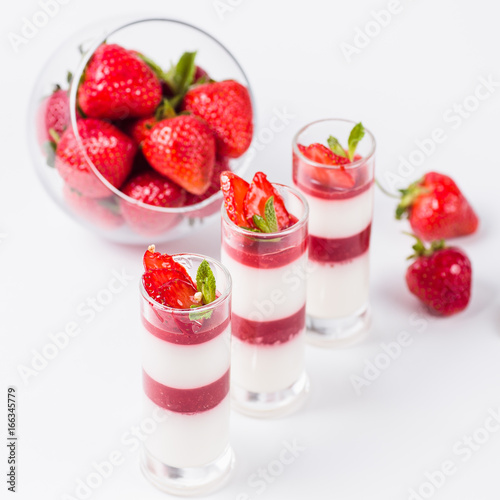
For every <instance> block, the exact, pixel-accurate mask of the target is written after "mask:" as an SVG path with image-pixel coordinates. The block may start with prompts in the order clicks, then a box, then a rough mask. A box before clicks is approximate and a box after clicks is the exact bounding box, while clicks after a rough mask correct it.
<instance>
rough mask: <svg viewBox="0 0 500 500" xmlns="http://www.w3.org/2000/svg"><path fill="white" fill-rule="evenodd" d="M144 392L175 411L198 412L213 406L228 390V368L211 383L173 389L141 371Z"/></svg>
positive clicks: (155, 401)
mask: <svg viewBox="0 0 500 500" xmlns="http://www.w3.org/2000/svg"><path fill="white" fill-rule="evenodd" d="M142 381H143V387H144V392H145V394H146V396H148V398H149V399H151V401H153V403H155V404H156V405H158V406H160V407H161V408H165V409H166V410H169V411H173V412H176V413H191V414H192V413H200V412H203V411H207V410H211V409H212V408H215V407H216V406H217V405H218V404H219V403H220V402H221V401H222V400H223V399H224V398H225V397H226V396H227V394H228V392H229V370H228V371H227V372H226V373H225V374H224V375H222V377H221V378H220V379H218V380H216V381H215V382H212V383H211V384H208V385H205V386H203V387H197V388H196V389H175V388H173V387H167V386H166V385H163V384H160V383H159V382H157V381H156V380H153V379H152V378H151V377H150V376H149V375H148V374H147V373H146V372H145V371H144V370H143V372H142Z"/></svg>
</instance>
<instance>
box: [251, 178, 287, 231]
mask: <svg viewBox="0 0 500 500" xmlns="http://www.w3.org/2000/svg"><path fill="white" fill-rule="evenodd" d="M271 196H274V210H275V212H276V219H277V221H278V226H279V229H280V231H282V230H283V229H286V228H287V227H290V226H291V225H292V224H293V223H294V222H296V219H292V218H291V216H290V214H289V213H288V211H287V209H286V207H285V202H284V201H283V198H282V197H281V196H280V194H279V193H278V191H277V190H276V189H275V188H274V187H273V185H272V184H271V183H270V182H269V181H268V180H267V176H266V174H264V173H262V172H257V173H256V174H255V175H254V178H253V180H252V183H251V184H250V188H249V189H248V191H247V194H246V196H245V200H244V202H243V210H244V214H245V218H246V221H247V222H246V223H247V225H250V227H253V221H252V218H253V216H254V215H260V216H261V217H264V218H265V206H266V201H267V200H268V199H269V198H270V197H271Z"/></svg>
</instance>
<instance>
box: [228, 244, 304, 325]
mask: <svg viewBox="0 0 500 500" xmlns="http://www.w3.org/2000/svg"><path fill="white" fill-rule="evenodd" d="M221 258H222V260H221V261H222V263H223V264H224V265H225V266H226V267H227V268H228V270H229V272H230V273H231V276H232V278H233V296H232V305H231V308H232V311H233V312H234V314H237V315H238V316H240V317H241V318H245V319H249V320H251V321H274V320H278V319H284V318H288V317H289V316H291V315H292V314H295V313H297V311H299V310H300V309H302V308H303V307H304V302H305V300H306V291H305V286H304V284H305V277H306V271H307V253H305V252H304V253H303V254H302V255H301V256H300V257H299V258H298V259H295V260H294V261H293V262H290V263H289V264H286V265H284V266H281V267H273V268H271V269H257V268H255V267H251V266H246V265H245V264H240V263H239V262H238V261H236V260H235V259H233V258H232V257H230V256H229V254H228V253H227V252H226V251H225V250H222V256H221Z"/></svg>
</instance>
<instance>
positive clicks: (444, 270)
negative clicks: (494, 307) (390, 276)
mask: <svg viewBox="0 0 500 500" xmlns="http://www.w3.org/2000/svg"><path fill="white" fill-rule="evenodd" d="M416 239H417V242H416V243H415V245H413V249H414V250H415V254H414V255H413V256H412V257H410V258H415V261H414V262H413V264H411V265H410V267H409V268H408V270H407V271H406V283H407V285H408V288H409V289H410V292H411V293H413V295H415V296H417V297H418V298H419V299H420V300H421V301H422V302H423V303H424V304H425V305H426V306H428V307H429V309H430V310H431V311H432V312H433V313H435V314H438V315H441V316H451V315H452V314H455V313H457V312H460V311H463V310H464V309H465V308H466V307H467V304H468V303H469V300H470V294H471V277H472V266H471V263H470V260H469V258H468V257H467V255H465V253H464V252H463V251H462V250H460V249H459V248H456V247H447V246H446V245H445V243H444V241H443V240H440V241H434V242H433V243H432V244H431V245H430V247H428V248H426V247H425V245H424V244H423V243H422V241H421V240H420V239H419V238H416Z"/></svg>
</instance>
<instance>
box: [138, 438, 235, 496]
mask: <svg viewBox="0 0 500 500" xmlns="http://www.w3.org/2000/svg"><path fill="white" fill-rule="evenodd" d="M233 466H234V453H233V450H232V449H231V447H229V446H228V447H227V449H226V451H225V452H224V453H223V454H222V455H221V456H220V457H219V458H218V459H217V460H215V461H213V462H211V463H209V464H207V465H205V466H203V467H185V468H179V467H171V466H169V465H166V464H164V463H162V462H160V461H159V460H158V459H156V458H154V457H153V456H152V455H151V454H150V453H149V452H148V451H147V450H146V448H145V447H144V446H143V448H142V458H141V470H142V472H143V474H144V475H145V476H146V479H147V480H148V481H149V482H150V483H152V484H153V485H154V486H156V487H157V488H159V489H160V490H162V491H164V492H166V493H171V494H172V495H177V496H182V497H187V496H192V495H207V494H209V493H212V492H213V491H215V490H217V489H219V488H220V487H222V486H223V485H224V483H225V482H226V481H227V479H228V477H229V475H230V474H231V471H232V469H233Z"/></svg>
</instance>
